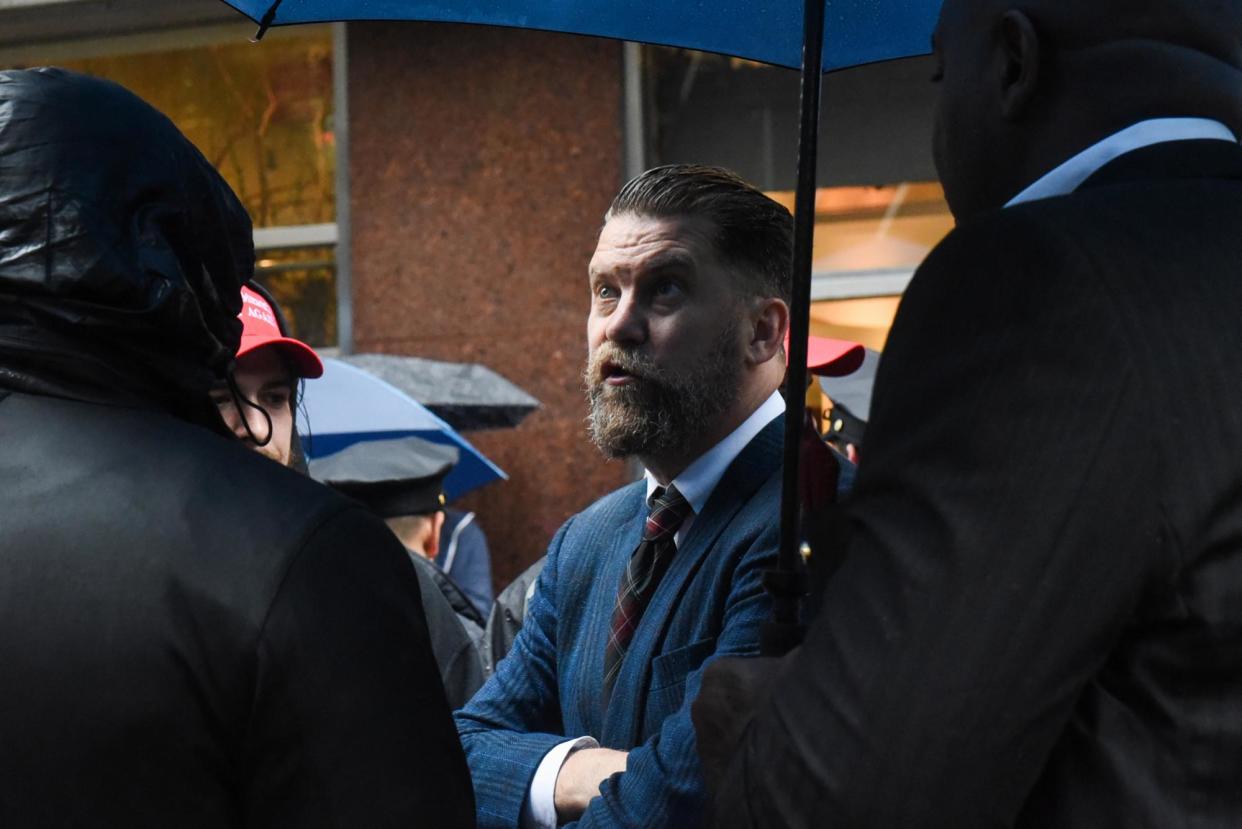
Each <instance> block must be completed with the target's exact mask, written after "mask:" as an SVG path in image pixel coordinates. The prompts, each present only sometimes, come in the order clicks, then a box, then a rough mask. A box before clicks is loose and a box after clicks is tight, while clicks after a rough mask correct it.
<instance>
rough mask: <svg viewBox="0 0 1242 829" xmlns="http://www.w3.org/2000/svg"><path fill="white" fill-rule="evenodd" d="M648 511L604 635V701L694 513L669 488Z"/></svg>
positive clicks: (655, 495)
mask: <svg viewBox="0 0 1242 829" xmlns="http://www.w3.org/2000/svg"><path fill="white" fill-rule="evenodd" d="M650 504H651V512H650V513H649V514H648V515H647V523H646V524H645V525H644V526H643V539H642V541H640V542H639V543H638V547H637V548H636V549H635V550H634V554H633V555H632V556H630V563H629V565H628V566H627V567H626V568H625V573H624V574H623V575H622V576H621V589H620V590H619V591H618V593H617V604H616V606H615V607H614V608H613V611H612V628H611V630H610V631H609V634H608V647H607V648H606V649H605V650H604V698H605V699H607V698H608V697H609V696H610V695H611V693H612V684H613V682H615V681H616V678H617V674H618V673H619V672H620V671H621V660H622V659H624V657H625V652H626V651H627V650H628V649H629V647H630V640H631V639H633V638H634V630H635V629H636V628H637V627H638V620H639V619H641V618H642V615H643V610H645V609H646V607H647V603H648V602H649V601H651V596H652V594H654V593H655V591H656V587H657V586H658V585H659V584H660V578H661V577H662V576H663V575H664V571H665V570H667V569H668V565H669V562H670V561H671V560H672V558H673V552H674V551H675V550H676V544H675V543H674V541H673V536H674V535H676V533H677V528H678V527H680V526H681V524H682V522H683V521H685V520H686V517H687V516H689V515H690V513H691V512H693V511H694V510H692V509H691V507H690V504H689V502H687V501H686V499H685V498H683V497H682V496H681V493H680V492H678V491H677V487H675V486H670V487H669V488H668V489H667V490H661V489H657V490H656V491H655V492H654V493H652V496H651V501H650Z"/></svg>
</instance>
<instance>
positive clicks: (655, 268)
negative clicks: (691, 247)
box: [643, 250, 694, 274]
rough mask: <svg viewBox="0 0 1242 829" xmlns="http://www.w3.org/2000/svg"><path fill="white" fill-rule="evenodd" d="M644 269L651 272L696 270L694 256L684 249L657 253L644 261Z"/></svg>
mask: <svg viewBox="0 0 1242 829" xmlns="http://www.w3.org/2000/svg"><path fill="white" fill-rule="evenodd" d="M643 270H644V271H646V272H647V273H650V274H658V273H662V272H664V271H669V270H691V271H692V270H694V257H693V256H691V255H690V254H688V253H685V252H684V251H679V250H674V251H664V252H663V253H657V254H656V255H655V256H653V257H652V258H651V259H650V260H648V261H647V262H644V263H643Z"/></svg>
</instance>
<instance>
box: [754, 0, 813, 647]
mask: <svg viewBox="0 0 1242 829" xmlns="http://www.w3.org/2000/svg"><path fill="white" fill-rule="evenodd" d="M824 3H825V0H805V2H804V3H803V16H802V35H803V37H802V93H801V104H800V110H801V111H800V124H799V131H798V190H797V194H796V197H795V200H794V251H793V279H792V284H793V305H792V307H791V308H790V315H789V316H790V320H789V369H788V372H787V374H786V377H785V389H786V391H785V398H786V399H785V404H786V411H785V464H784V471H783V477H782V481H781V484H782V487H781V539H780V549H779V552H778V555H777V563H776V570H774V571H771V572H769V573H768V577H767V578H765V580H764V585H765V587H766V588H767V589H768V592H769V593H770V594H771V596H772V600H773V608H772V622H771V623H769V624H768V625H767V626H766V628H765V630H764V632H763V643H762V649H763V653H764V655H765V656H781V655H784V654H785V653H786V652H788V651H789V650H790V649H791V648H793V647H795V646H796V645H797V644H798V643H799V642H800V641H801V638H802V637H801V630H802V629H801V627H800V622H801V619H800V613H799V608H800V606H801V601H802V596H803V595H804V594H805V593H806V577H805V575H803V571H802V568H801V567H800V566H799V547H800V546H801V541H802V538H801V528H800V522H799V506H800V498H799V492H798V481H799V475H798V471H799V470H798V464H799V461H800V460H801V458H800V457H799V456H800V452H799V447H800V444H801V440H802V428H803V422H802V421H803V416H802V409H803V408H804V407H805V405H806V403H805V397H806V341H807V335H808V334H809V333H810V327H811V323H810V315H811V256H812V250H813V243H814V240H815V164H816V155H817V151H818V149H819V95H820V81H821V79H822V77H823V67H824V63H823V55H824Z"/></svg>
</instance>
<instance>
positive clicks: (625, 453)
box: [583, 320, 742, 458]
mask: <svg viewBox="0 0 1242 829" xmlns="http://www.w3.org/2000/svg"><path fill="white" fill-rule="evenodd" d="M739 324H740V323H739V321H738V320H733V321H732V322H730V324H729V325H728V326H727V327H726V328H725V330H724V331H722V332H721V333H720V336H719V337H718V338H717V340H716V342H715V344H714V346H713V347H712V349H711V350H710V351H709V352H708V353H707V355H706V356H705V357H703V358H702V359H700V360H699V361H698V362H697V363H695V364H693V365H684V366H680V367H678V368H677V369H675V370H667V369H661V368H660V367H658V366H656V365H655V364H654V363H653V362H652V360H651V358H650V357H649V356H648V355H647V354H645V353H644V352H642V351H640V350H626V349H622V348H619V347H617V346H615V345H613V344H611V343H605V344H604V345H603V346H601V347H600V348H599V349H598V350H596V352H595V353H594V354H593V355H591V357H590V358H589V359H588V362H587V367H586V370H585V371H584V372H583V383H584V384H585V386H586V394H587V402H588V403H589V404H590V407H591V412H590V415H589V416H588V418H587V424H588V428H589V431H590V434H591V440H592V441H594V442H595V445H596V446H598V447H599V449H600V451H601V452H603V453H604V454H605V455H606V456H608V457H610V458H628V457H642V458H660V457H668V456H669V455H676V454H677V453H679V452H684V451H685V450H686V449H687V448H688V447H691V446H693V445H694V443H695V441H696V438H698V437H699V436H701V435H702V434H703V432H704V431H710V430H711V428H712V423H713V421H715V420H716V419H717V418H718V417H719V416H720V415H721V414H723V413H724V411H725V410H726V409H727V408H728V407H729V405H730V404H731V403H732V402H733V400H734V399H735V398H736V397H737V395H738V394H739V393H740V389H741V377H742V344H741V343H740V342H739V341H738V336H737V333H738V328H739ZM609 361H611V362H612V363H615V364H616V365H618V366H621V367H622V368H624V369H625V370H626V371H627V372H629V373H631V374H632V375H633V376H634V379H633V380H632V381H631V382H630V383H628V384H626V385H623V386H609V385H608V384H606V383H604V382H603V380H602V378H601V376H600V368H601V366H602V365H603V364H604V363H605V362H609Z"/></svg>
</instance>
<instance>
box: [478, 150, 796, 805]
mask: <svg viewBox="0 0 1242 829" xmlns="http://www.w3.org/2000/svg"><path fill="white" fill-rule="evenodd" d="M792 226H793V220H792V217H791V216H790V214H789V211H788V210H786V209H785V208H784V207H782V206H781V205H779V204H777V203H776V202H774V201H772V200H771V199H769V198H767V197H766V196H764V195H763V194H762V193H760V192H759V191H757V190H755V189H754V188H753V187H751V186H750V185H748V184H746V183H745V182H743V181H741V180H740V179H738V178H737V177H736V176H735V175H733V174H731V173H729V172H727V171H724V170H720V169H716V168H707V167H694V166H671V167H661V168H657V169H654V170H651V171H649V172H647V173H644V174H643V175H641V176H639V177H638V178H636V179H634V180H633V181H631V182H629V183H628V184H627V185H625V187H624V188H622V190H621V192H620V194H618V196H617V197H616V199H615V200H614V201H613V204H612V206H611V207H610V208H609V210H608V213H607V215H606V217H605V224H604V228H603V230H602V231H601V233H600V236H599V243H598V246H597V247H596V250H595V255H594V257H593V258H592V260H591V265H590V272H589V277H590V279H589V287H590V295H591V307H590V315H589V317H588V320H587V338H588V344H589V360H588V364H587V368H586V372H585V376H584V382H585V385H586V391H587V397H588V400H589V402H590V408H591V415H590V431H591V435H592V437H593V439H594V441H595V443H596V444H597V445H598V446H599V448H600V450H601V451H602V452H603V453H604V454H605V455H607V456H608V457H611V458H636V459H638V460H639V461H640V462H641V463H642V464H643V466H644V467H645V468H646V477H645V479H644V480H640V481H637V482H635V483H633V484H631V485H630V486H627V487H624V488H623V489H620V490H618V491H616V492H614V493H612V494H610V495H608V496H606V497H604V498H603V499H601V500H599V501H597V502H596V503H595V504H593V505H591V506H590V507H588V508H587V509H586V510H585V511H583V512H581V513H579V514H578V515H576V516H574V517H573V518H571V519H570V520H569V521H568V522H567V523H566V524H565V526H563V527H562V528H561V529H560V531H559V532H558V533H557V534H556V537H555V538H554V539H553V541H552V544H551V547H550V549H549V552H548V556H547V563H546V565H545V566H544V568H543V571H542V573H541V574H540V577H539V581H538V587H537V589H536V591H535V594H534V596H533V598H532V600H531V602H530V606H529V611H528V615H527V617H526V620H525V624H524V626H523V628H522V631H521V633H520V634H519V635H518V637H517V640H516V641H515V642H514V646H513V649H512V651H510V653H509V655H508V656H507V657H505V659H503V660H502V661H501V662H500V663H499V665H497V668H496V673H495V675H494V676H493V677H492V678H491V679H490V680H489V681H488V683H487V684H486V685H484V687H483V688H482V689H481V690H480V691H479V693H478V694H477V695H476V696H475V697H474V699H473V700H472V701H471V702H470V703H469V704H468V705H467V706H466V707H465V708H464V709H462V710H461V711H459V712H458V714H457V726H458V732H459V733H460V735H461V737H462V743H463V745H464V746H465V749H466V753H467V759H468V762H469V763H470V767H471V772H472V775H473V778H474V786H475V792H476V797H477V804H478V818H479V823H480V825H481V826H483V827H516V826H519V825H521V826H524V827H528V826H530V827H555V826H557V825H558V824H561V825H565V824H572V825H577V826H581V827H588V826H590V827H596V826H606V827H620V826H627V827H633V826H677V827H691V826H695V825H698V824H699V823H700V822H701V820H702V812H703V806H704V791H703V784H702V773H701V770H700V767H699V762H698V759H697V757H696V753H695V745H694V731H693V728H692V727H691V723H690V716H689V702H690V700H692V699H693V698H694V695H695V693H696V692H697V689H698V684H699V677H700V675H701V673H702V671H703V668H704V666H705V665H706V664H707V663H709V662H710V661H712V660H713V659H715V658H717V657H720V656H722V655H753V654H755V653H756V652H757V651H758V642H759V627H760V625H761V623H762V621H763V620H764V618H765V617H766V616H767V614H768V612H769V606H770V605H769V601H768V598H767V596H766V595H765V593H764V591H763V587H762V584H761V578H762V574H763V571H764V570H766V569H768V568H769V567H770V566H771V565H772V564H773V561H774V558H775V554H776V548H777V534H778V525H779V521H778V520H777V515H778V501H779V498H780V475H779V469H780V449H781V423H782V420H783V412H784V408H785V404H784V401H783V400H782V398H781V396H780V394H779V393H778V391H777V390H778V388H779V387H780V384H781V380H782V378H783V376H784V373H785V360H784V352H783V348H782V343H783V338H784V336H785V331H786V328H787V323H788V317H789V311H788V304H787V299H788V295H789V271H790V257H791V248H792V242H791V239H792Z"/></svg>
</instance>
